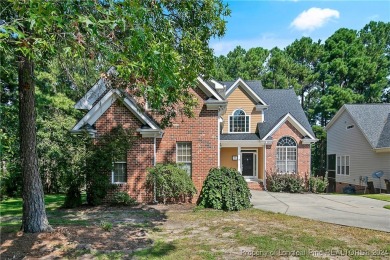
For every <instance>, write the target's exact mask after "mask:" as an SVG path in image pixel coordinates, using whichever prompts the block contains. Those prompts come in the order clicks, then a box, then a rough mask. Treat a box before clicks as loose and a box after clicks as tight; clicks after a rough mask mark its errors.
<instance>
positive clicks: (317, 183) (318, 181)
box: [309, 176, 329, 193]
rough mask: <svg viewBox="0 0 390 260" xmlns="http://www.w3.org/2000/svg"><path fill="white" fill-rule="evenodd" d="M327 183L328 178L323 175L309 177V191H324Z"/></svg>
mask: <svg viewBox="0 0 390 260" xmlns="http://www.w3.org/2000/svg"><path fill="white" fill-rule="evenodd" d="M328 184H329V182H328V180H327V179H326V178H324V177H319V176H318V177H310V179H309V187H310V191H311V192H314V193H321V192H324V191H325V190H326V188H327V187H328Z"/></svg>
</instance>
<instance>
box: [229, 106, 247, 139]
mask: <svg viewBox="0 0 390 260" xmlns="http://www.w3.org/2000/svg"><path fill="white" fill-rule="evenodd" d="M237 110H242V111H244V113H245V116H247V117H248V132H231V131H230V118H231V117H232V116H234V113H235V112H236V111H237ZM228 133H229V134H247V133H251V115H248V114H247V113H246V112H245V110H244V109H242V108H237V109H235V110H233V112H232V113H231V114H230V115H229V116H228Z"/></svg>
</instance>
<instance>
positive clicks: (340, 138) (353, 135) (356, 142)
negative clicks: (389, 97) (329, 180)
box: [327, 111, 390, 188]
mask: <svg viewBox="0 0 390 260" xmlns="http://www.w3.org/2000/svg"><path fill="white" fill-rule="evenodd" d="M353 124H355V122H354V121H353V120H352V118H351V116H350V115H349V113H348V112H347V111H344V112H343V114H342V115H340V117H339V118H338V119H337V120H336V122H334V124H333V125H332V126H331V127H330V128H329V129H328V131H327V140H328V142H327V154H336V155H337V156H342V155H348V156H349V159H348V164H347V165H346V169H348V172H349V175H347V174H344V175H343V174H336V182H342V183H349V184H353V185H364V184H363V183H362V182H361V181H360V176H362V177H368V181H373V182H374V186H375V187H376V188H379V180H378V179H373V178H372V176H371V174H372V173H373V172H375V171H379V170H382V171H383V172H384V174H385V175H384V177H383V178H381V179H382V183H381V187H382V188H383V187H386V186H385V182H384V179H390V153H376V152H375V151H374V150H373V149H372V147H371V145H370V144H369V143H368V141H367V139H366V137H365V136H364V135H363V133H362V132H361V131H360V128H359V127H358V126H357V125H356V124H355V127H353V128H350V129H347V126H349V125H353ZM340 160H341V159H340ZM336 163H337V164H336V167H337V172H341V170H339V169H338V166H337V165H340V163H341V162H339V161H338V159H337V160H336Z"/></svg>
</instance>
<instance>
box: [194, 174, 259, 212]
mask: <svg viewBox="0 0 390 260" xmlns="http://www.w3.org/2000/svg"><path fill="white" fill-rule="evenodd" d="M250 198H251V193H250V190H249V188H248V184H247V183H246V181H245V179H244V177H242V175H241V174H240V173H239V172H238V171H237V170H235V169H233V168H226V167H222V168H212V169H211V170H210V172H209V174H208V176H207V178H206V180H205V181H204V183H203V188H202V192H201V194H200V197H199V200H198V205H199V206H201V207H205V208H214V209H221V210H227V211H234V210H242V209H246V208H249V207H251V203H250Z"/></svg>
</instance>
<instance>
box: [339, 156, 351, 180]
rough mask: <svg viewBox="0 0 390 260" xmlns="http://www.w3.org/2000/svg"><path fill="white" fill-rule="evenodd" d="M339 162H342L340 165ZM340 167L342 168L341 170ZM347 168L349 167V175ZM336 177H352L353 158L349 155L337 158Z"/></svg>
mask: <svg viewBox="0 0 390 260" xmlns="http://www.w3.org/2000/svg"><path fill="white" fill-rule="evenodd" d="M347 157H348V165H347ZM337 161H340V165H339V164H338V163H337ZM338 166H340V170H339V168H338ZM347 166H348V167H349V168H348V174H347ZM336 175H344V176H350V175H351V156H349V155H337V156H336Z"/></svg>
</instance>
